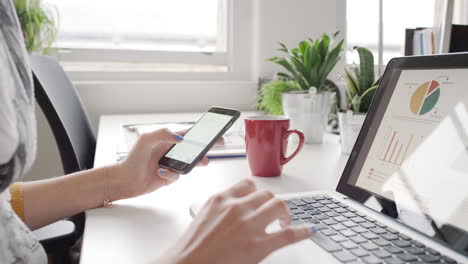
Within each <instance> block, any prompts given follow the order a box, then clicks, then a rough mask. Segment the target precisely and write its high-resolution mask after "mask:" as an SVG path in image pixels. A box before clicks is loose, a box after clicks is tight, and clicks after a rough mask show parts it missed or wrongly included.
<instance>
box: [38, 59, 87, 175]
mask: <svg viewBox="0 0 468 264" xmlns="http://www.w3.org/2000/svg"><path fill="white" fill-rule="evenodd" d="M30 61H31V67H32V70H33V78H34V89H35V95H36V101H37V102H38V104H39V106H40V107H41V109H42V111H43V112H44V115H45V116H46V118H47V121H48V122H49V125H50V128H51V130H52V133H53V134H54V137H55V141H56V142H57V146H58V149H59V153H60V158H61V160H62V166H63V170H64V172H65V174H68V173H72V172H76V171H80V170H84V169H90V168H92V167H93V163H94V151H95V149H96V137H95V136H94V133H93V131H92V128H91V124H90V122H89V119H88V116H87V113H86V111H85V109H84V107H83V104H82V103H81V99H80V97H79V95H78V92H77V91H76V89H75V88H74V87H73V85H72V83H71V81H70V79H69V78H68V77H67V75H66V73H65V71H64V70H63V68H62V67H61V66H60V64H59V63H58V62H57V61H55V60H54V59H52V58H51V57H47V56H38V55H33V56H31V57H30Z"/></svg>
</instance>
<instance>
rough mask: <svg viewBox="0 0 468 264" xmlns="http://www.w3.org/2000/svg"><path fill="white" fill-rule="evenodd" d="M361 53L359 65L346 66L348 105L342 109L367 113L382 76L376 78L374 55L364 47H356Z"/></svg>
mask: <svg viewBox="0 0 468 264" xmlns="http://www.w3.org/2000/svg"><path fill="white" fill-rule="evenodd" d="M353 51H356V52H357V53H358V55H359V66H358V65H356V64H353V65H352V66H351V67H350V69H346V68H345V74H344V75H343V79H344V80H345V81H346V84H347V86H348V87H347V90H346V105H345V106H344V107H343V108H342V109H341V110H342V111H347V110H352V111H353V112H354V113H367V111H369V107H370V104H371V102H372V98H374V95H375V92H376V91H377V87H378V86H379V83H380V78H378V79H377V80H376V79H375V74H374V56H373V55H372V52H371V51H370V50H369V49H367V48H364V47H354V48H353Z"/></svg>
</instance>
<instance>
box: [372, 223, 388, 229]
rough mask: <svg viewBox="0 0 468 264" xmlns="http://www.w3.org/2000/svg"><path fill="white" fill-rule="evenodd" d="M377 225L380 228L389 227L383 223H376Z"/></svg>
mask: <svg viewBox="0 0 468 264" xmlns="http://www.w3.org/2000/svg"><path fill="white" fill-rule="evenodd" d="M375 224H376V225H378V226H380V227H382V228H385V227H387V225H385V224H382V223H379V222H375Z"/></svg>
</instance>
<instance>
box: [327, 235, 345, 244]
mask: <svg viewBox="0 0 468 264" xmlns="http://www.w3.org/2000/svg"><path fill="white" fill-rule="evenodd" d="M330 239H331V240H333V241H335V242H337V243H340V242H343V241H346V240H347V239H346V237H344V236H342V235H334V236H330Z"/></svg>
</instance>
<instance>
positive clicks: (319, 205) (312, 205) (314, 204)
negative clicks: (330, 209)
mask: <svg viewBox="0 0 468 264" xmlns="http://www.w3.org/2000/svg"><path fill="white" fill-rule="evenodd" d="M309 206H310V207H313V208H317V207H322V206H323V205H322V204H321V203H318V202H317V203H311V204H309Z"/></svg>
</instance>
